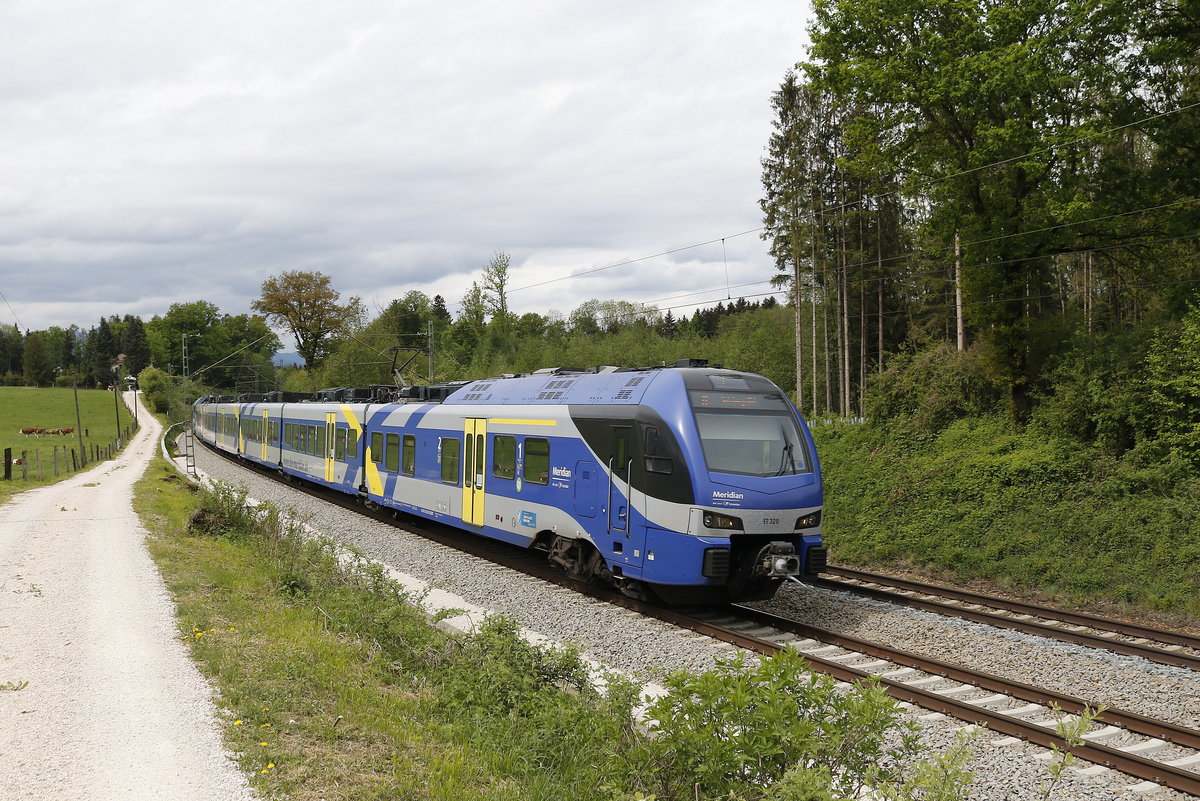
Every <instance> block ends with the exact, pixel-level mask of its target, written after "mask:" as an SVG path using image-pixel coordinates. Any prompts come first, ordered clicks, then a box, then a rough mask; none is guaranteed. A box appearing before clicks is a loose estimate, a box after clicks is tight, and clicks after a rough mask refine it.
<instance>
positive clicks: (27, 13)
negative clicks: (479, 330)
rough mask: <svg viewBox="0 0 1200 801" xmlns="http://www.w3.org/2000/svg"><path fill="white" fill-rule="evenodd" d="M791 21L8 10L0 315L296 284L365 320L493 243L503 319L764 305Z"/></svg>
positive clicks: (19, 5) (65, 5) (759, 8)
mask: <svg viewBox="0 0 1200 801" xmlns="http://www.w3.org/2000/svg"><path fill="white" fill-rule="evenodd" d="M807 15H808V10H807V5H806V4H805V3H803V2H794V1H793V2H788V1H787V0H750V2H747V1H746V0H741V1H740V2H724V1H723V0H649V1H647V0H642V1H641V2H635V1H629V2H626V0H607V2H603V3H600V2H570V1H569V0H558V1H557V2H553V1H552V0H511V2H507V3H497V2H487V3H485V2H452V1H451V0H442V2H401V1H400V0H395V1H393V2H385V1H384V0H378V1H377V2H367V1H365V0H341V1H340V2H336V3H334V2H324V3H321V2H312V0H307V2H296V1H295V0H292V2H274V1H272V0H260V1H259V2H251V3H246V2H225V1H224V0H216V1H215V2H205V3H195V2H191V3H184V2H179V0H153V1H151V0H112V2H106V3H96V2H90V1H88V2H85V0H5V2H4V3H3V4H2V5H0V293H3V296H4V299H5V300H6V301H7V303H6V304H3V305H0V322H3V323H17V324H19V325H20V326H21V327H22V328H23V329H33V330H37V329H40V328H45V327H48V326H50V325H62V326H67V325H70V324H72V323H75V324H79V325H81V326H83V327H85V328H86V327H89V326H91V325H94V324H95V323H96V322H97V321H98V320H99V317H100V316H101V315H110V314H122V315H123V314H126V313H131V314H137V315H140V316H141V317H142V318H143V319H149V318H150V317H152V316H153V315H155V314H161V313H163V312H165V311H166V309H167V308H168V307H169V306H170V304H172V303H177V302H182V301H192V300H198V299H203V300H208V301H211V302H212V303H215V304H216V305H217V306H219V307H220V308H221V310H222V311H224V312H228V313H232V314H238V313H243V312H246V311H248V310H249V304H250V301H251V300H253V299H254V298H256V297H258V294H259V288H260V286H261V284H262V282H263V280H264V279H265V278H267V277H268V276H270V275H273V274H278V273H279V272H282V271H284V270H289V269H304V270H320V271H322V272H324V273H326V274H328V275H330V276H331V277H332V278H333V283H334V286H335V287H336V288H337V289H338V290H339V291H340V292H341V293H342V296H343V298H345V297H349V296H350V295H358V296H360V297H362V298H363V300H364V301H365V302H366V303H367V305H368V307H369V308H371V309H372V310H375V309H381V308H383V307H384V306H386V305H387V303H388V302H389V301H390V300H392V299H393V298H395V297H399V296H401V295H403V294H404V293H405V292H407V291H409V290H412V289H419V290H421V291H424V292H426V293H428V294H430V295H431V296H432V295H433V294H435V293H440V294H441V295H442V296H443V297H444V298H445V299H446V302H447V305H448V306H449V307H450V309H451V311H454V310H455V309H456V308H457V306H458V301H459V300H460V299H461V298H462V296H463V293H464V290H465V289H466V288H467V287H469V286H470V283H471V281H472V280H475V279H478V278H479V273H480V269H481V268H482V266H483V265H484V264H486V263H487V261H488V259H489V258H490V257H491V255H492V254H493V253H494V252H495V251H497V250H504V251H507V252H508V253H510V254H511V256H512V264H513V268H512V271H511V284H510V286H511V287H512V290H513V291H512V294H511V296H510V305H511V307H512V308H513V310H514V311H516V312H518V313H523V312H526V311H537V312H541V313H547V312H549V311H551V310H555V309H556V310H559V311H561V312H563V313H564V314H566V313H569V312H570V311H571V309H573V308H574V307H575V306H577V305H578V304H579V303H581V302H583V301H584V300H587V299H589V298H598V299H619V300H632V301H641V302H654V303H656V305H658V306H659V307H660V308H668V307H677V306H681V305H683V304H694V303H696V302H698V301H705V300H711V301H712V302H715V301H716V300H718V299H724V298H725V297H726V295H727V294H731V295H732V296H733V297H738V295H739V294H745V295H757V294H758V293H762V292H767V291H769V290H770V287H769V286H768V285H766V284H764V283H754V282H763V281H766V280H767V279H769V277H770V276H771V274H772V272H773V267H772V265H771V262H770V259H769V258H768V257H767V255H766V249H765V245H764V243H763V242H762V241H761V240H760V239H759V236H758V232H757V230H754V229H757V228H758V226H760V225H761V214H760V212H759V209H758V205H757V203H758V198H759V196H760V184H759V181H760V175H759V173H760V167H759V159H760V158H761V156H762V155H763V148H764V145H765V144H766V141H767V137H768V135H769V133H770V122H771V111H770V108H769V105H768V103H769V98H770V95H771V93H772V91H774V90H775V88H776V87H777V86H778V84H779V82H780V81H781V79H782V77H783V74H784V72H785V71H786V70H787V69H788V67H789V66H791V65H793V64H794V63H795V62H796V61H798V60H800V59H801V58H802V57H803V55H804V42H805V38H806V37H805V30H804V29H805V25H806V18H807ZM748 231H752V233H746V232H748ZM723 238H724V240H725V241H724V243H723V244H724V247H722V242H721V241H720V240H722V239H723ZM713 240H716V241H713ZM704 242H711V244H707V245H703V246H699V247H691V246H693V245H698V244H699V243H704ZM667 251H676V252H673V253H670V254H669V255H657V254H662V253H665V252H667ZM634 260H636V261H634ZM628 261H633V263H631V264H625V265H623V266H612V265H620V264H621V263H622V262H628ZM610 266H611V269H602V270H599V271H596V269H597V268H605V267H610ZM588 271H596V272H592V273H591V274H590V275H587V276H581V277H575V278H571V277H569V276H572V275H576V274H579V273H585V272H588ZM727 273H728V281H727V279H726V274H727ZM555 279H563V280H555ZM727 283H728V284H729V285H730V286H731V287H732V288H731V289H729V290H727V289H726V286H727ZM750 283H752V284H753V285H751V286H743V287H740V288H739V286H738V285H742V284H750ZM534 285H538V286H534ZM686 310H687V309H679V310H677V312H676V313H677V314H678V313H679V311H686Z"/></svg>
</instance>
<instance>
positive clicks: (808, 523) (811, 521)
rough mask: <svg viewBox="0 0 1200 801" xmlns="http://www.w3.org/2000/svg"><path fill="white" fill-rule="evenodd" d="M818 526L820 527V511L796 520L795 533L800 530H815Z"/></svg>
mask: <svg viewBox="0 0 1200 801" xmlns="http://www.w3.org/2000/svg"><path fill="white" fill-rule="evenodd" d="M819 525H821V512H820V510H817V511H815V512H809V513H808V514H806V515H803V516H801V517H798V518H796V531H799V530H800V529H802V528H816V527H817V526H819Z"/></svg>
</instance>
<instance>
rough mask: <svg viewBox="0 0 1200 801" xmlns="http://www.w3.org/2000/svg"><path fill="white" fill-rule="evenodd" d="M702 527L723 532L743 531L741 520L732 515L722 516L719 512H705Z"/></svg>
mask: <svg viewBox="0 0 1200 801" xmlns="http://www.w3.org/2000/svg"><path fill="white" fill-rule="evenodd" d="M704 527H705V528H716V529H724V530H725V531H744V530H745V529H744V528H743V526H742V519H741V518H740V517H734V516H733V515H723V514H721V513H720V512H705V513H704Z"/></svg>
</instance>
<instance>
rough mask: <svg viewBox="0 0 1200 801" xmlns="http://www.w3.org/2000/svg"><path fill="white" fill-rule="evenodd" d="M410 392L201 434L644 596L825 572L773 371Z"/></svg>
mask: <svg viewBox="0 0 1200 801" xmlns="http://www.w3.org/2000/svg"><path fill="white" fill-rule="evenodd" d="M399 394H404V395H415V396H416V397H405V398H391V399H389V400H388V401H387V402H370V403H361V402H358V403H344V402H338V401H336V400H334V401H329V400H326V401H324V402H322V401H319V400H317V401H309V402H289V403H273V402H262V401H261V400H259V399H254V400H253V401H251V400H249V399H247V400H246V401H245V402H242V403H236V402H234V403H230V402H228V400H229V399H225V398H222V399H207V398H205V399H201V400H200V401H197V404H196V411H195V419H196V423H195V428H196V431H197V434H198V435H199V436H200V437H201V438H202V439H204V440H205V441H207V442H210V443H211V444H213V445H214V446H215V447H217V448H218V449H221V450H225V451H228V452H232V453H237V454H238V455H239V456H241V457H242V458H245V459H248V460H251V461H254V462H258V463H260V464H264V465H267V466H270V467H274V468H276V469H278V470H280V471H282V472H283V473H285V474H288V475H292V476H296V477H299V478H303V479H305V480H308V481H312V482H314V483H317V484H322V485H324V486H328V487H333V488H335V489H337V490H339V491H342V492H346V493H348V494H353V495H357V496H358V497H359V498H360V499H361V500H362V501H363V502H364V503H366V504H368V505H372V506H379V507H384V508H392V509H396V510H400V511H404V512H408V513H412V514H416V515H420V516H423V517H427V518H430V519H434V520H438V521H441V522H444V523H449V524H451V525H456V526H458V527H460V528H462V529H464V530H467V531H470V532H473V533H477V534H481V535H484V536H489V537H493V538H496V539H501V540H504V541H507V542H510V543H514V544H517V545H521V546H525V547H533V548H538V549H541V550H544V551H545V552H546V553H547V554H548V557H549V558H550V560H551V561H553V562H555V563H556V564H558V565H560V566H561V567H562V568H564V569H565V570H566V571H567V572H569V573H571V574H573V575H575V576H577V577H579V578H591V577H598V578H600V579H603V580H605V581H608V582H610V583H612V584H614V585H615V586H617V587H618V588H620V589H621V590H622V591H624V592H626V593H628V594H631V595H636V596H644V595H646V594H647V593H648V592H652V593H654V594H656V595H658V596H660V597H661V598H663V599H664V600H668V601H671V602H708V601H723V600H747V599H754V598H764V597H769V596H770V595H771V594H773V593H774V591H775V589H776V588H777V587H778V586H779V584H780V583H781V582H782V581H784V580H787V579H789V578H796V579H800V580H804V579H806V578H812V577H814V576H815V575H816V574H818V573H819V572H820V571H821V570H822V569H823V567H824V558H825V551H824V547H823V545H822V541H821V510H822V496H821V477H820V468H819V465H818V463H817V460H816V451H815V448H814V446H813V442H812V438H811V435H810V434H809V432H808V429H807V427H806V426H805V425H804V422H803V420H802V419H801V418H800V417H799V415H798V414H797V413H796V411H795V408H794V407H793V406H792V404H791V403H790V402H789V401H788V399H787V397H786V396H785V395H784V393H783V392H782V391H781V390H779V388H778V387H776V386H775V385H774V384H772V383H771V382H770V381H768V380H767V379H765V378H762V377H761V376H756V375H753V374H749V373H739V372H735V371H730V370H723V369H719V368H709V367H706V366H695V363H693V362H687V363H684V364H683V365H681V366H677V367H676V368H646V369H634V370H631V369H619V370H618V369H616V368H607V369H601V370H597V371H563V370H553V371H540V372H539V373H535V374H532V375H528V376H519V377H504V378H496V379H487V380H483V381H474V382H469V383H459V384H455V385H452V386H447V387H443V388H442V390H441V392H438V391H436V388H431V389H430V391H428V392H426V391H425V389H424V388H422V389H421V391H420V392H402V393H399ZM440 395H445V397H444V398H443V397H440ZM397 401H403V402H397ZM231 421H233V422H231ZM230 432H233V434H232V435H231V433H230Z"/></svg>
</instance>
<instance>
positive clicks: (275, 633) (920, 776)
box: [137, 460, 970, 801]
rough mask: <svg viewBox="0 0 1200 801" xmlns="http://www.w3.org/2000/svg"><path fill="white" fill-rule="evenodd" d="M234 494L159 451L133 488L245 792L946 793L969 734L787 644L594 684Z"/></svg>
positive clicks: (584, 795)
mask: <svg viewBox="0 0 1200 801" xmlns="http://www.w3.org/2000/svg"><path fill="white" fill-rule="evenodd" d="M245 501H246V498H245V496H244V494H243V493H242V492H240V491H236V490H233V489H230V488H228V487H218V488H217V489H216V490H215V491H212V492H208V491H204V490H199V491H197V490H194V489H192V488H190V487H188V486H187V485H186V484H185V483H184V482H182V481H181V480H179V478H178V476H177V475H176V474H175V473H174V471H173V469H172V468H171V467H169V466H167V465H166V463H164V462H162V461H161V460H159V461H156V462H155V464H154V465H153V466H152V467H151V468H150V469H149V470H148V471H147V473H146V476H145V477H144V478H143V479H142V481H141V482H140V484H139V485H138V491H137V504H138V508H139V513H140V514H141V515H142V516H143V518H144V519H146V521H147V523H148V527H149V528H150V529H151V530H152V531H154V532H156V534H155V535H154V536H153V537H152V539H151V543H150V547H151V552H152V554H153V556H154V558H155V560H156V562H157V563H158V565H159V568H160V570H161V571H162V573H163V575H164V577H165V579H166V581H167V584H168V586H169V587H170V589H171V591H172V593H173V594H174V596H175V600H176V603H177V609H178V614H179V620H180V632H179V634H180V637H181V638H182V639H184V640H185V641H186V642H187V644H188V646H189V647H190V648H191V650H192V653H193V655H194V657H195V658H196V660H197V662H198V664H199V665H200V667H201V670H202V671H203V672H205V673H206V674H207V675H208V676H209V677H210V679H211V680H212V681H213V682H214V683H215V685H216V686H217V688H218V691H219V697H220V704H221V705H222V707H223V711H222V714H223V722H224V727H225V734H226V740H227V743H228V744H229V746H230V748H231V751H233V752H235V753H236V755H237V758H238V760H239V761H240V763H241V766H242V768H243V769H244V770H246V771H247V772H248V774H249V775H250V776H251V777H252V782H253V784H254V785H255V786H256V787H257V788H258V789H259V790H260V791H261V792H263V793H264V794H265V795H269V796H272V797H284V798H289V799H304V800H307V799H318V798H324V799H349V798H355V799H362V798H411V799H562V798H570V799H619V800H620V801H633V800H634V799H642V800H643V801H649V800H650V799H659V800H660V801H668V800H670V799H680V801H682V799H692V800H694V799H714V800H715V799H725V800H726V801H738V800H739V799H746V800H747V801H748V800H749V799H764V800H765V799H776V800H777V801H785V800H788V799H790V800H792V801H798V800H799V799H806V800H807V801H818V800H819V799H840V798H850V797H856V796H857V794H858V793H859V791H860V790H861V789H862V788H863V787H865V786H868V785H869V786H871V787H873V788H874V789H875V793H876V795H875V797H878V798H882V799H895V800H896V801H901V800H902V799H916V798H922V799H951V798H960V797H962V796H963V795H964V794H965V791H966V790H965V788H966V787H967V785H968V783H969V781H970V775H969V773H968V772H967V771H966V770H965V768H964V765H965V763H966V760H967V756H968V751H967V747H966V745H965V744H960V746H959V747H958V748H956V749H954V750H952V751H951V752H949V753H948V754H944V755H932V756H931V755H928V754H923V753H922V747H921V746H920V745H919V744H918V742H917V739H916V737H915V732H914V730H913V728H912V725H911V724H909V723H906V722H904V721H903V720H902V719H901V716H900V712H899V710H898V708H897V707H896V706H895V705H894V703H893V702H892V701H891V700H890V699H888V698H887V697H886V696H885V695H884V694H883V693H882V691H881V690H880V689H879V688H878V687H876V686H874V685H870V684H868V685H865V686H863V687H858V688H855V689H852V690H850V691H848V692H846V691H842V690H839V689H838V688H836V687H835V685H834V682H833V681H832V680H829V679H827V678H825V677H821V676H816V675H813V674H811V673H809V672H808V670H807V669H806V667H805V665H804V663H803V660H802V659H801V658H800V657H799V656H798V655H796V654H794V653H791V652H788V653H785V654H784V655H783V656H780V657H778V658H774V659H767V660H762V661H759V660H757V659H753V660H746V661H742V660H733V661H730V662H728V663H725V664H723V665H721V666H720V667H719V668H717V669H716V670H714V671H712V672H710V673H706V674H702V675H699V676H692V675H688V674H683V673H680V674H675V675H672V676H670V677H668V678H667V679H666V680H665V684H666V688H667V689H666V693H665V695H663V696H662V697H660V698H658V699H657V700H655V701H654V702H653V704H652V705H651V706H650V710H649V718H648V719H647V720H646V721H645V722H643V723H638V722H636V721H637V718H636V717H635V714H634V713H635V709H636V706H637V703H638V700H639V699H638V690H637V689H636V687H635V685H633V684H631V683H630V682H629V681H627V680H625V679H622V678H620V677H617V676H608V677H607V689H606V690H605V691H603V692H601V691H600V690H598V689H596V687H595V685H594V684H593V683H592V680H591V677H590V675H589V671H588V669H587V667H586V666H585V664H584V662H583V661H582V660H581V659H580V657H579V655H578V654H577V653H576V652H574V651H573V650H571V649H570V648H546V647H540V646H535V645H530V644H529V643H527V642H526V641H524V640H523V639H521V637H520V636H519V635H518V631H517V627H516V625H515V624H514V623H513V622H512V621H511V620H508V619H505V618H502V617H496V618H493V619H491V620H490V621H489V622H488V623H487V624H486V625H484V626H482V627H481V629H480V630H479V631H478V632H477V633H475V634H474V635H472V636H465V637H464V636H456V635H451V634H448V633H445V632H443V631H441V630H439V629H437V628H435V627H434V626H432V625H431V622H430V621H429V620H428V619H427V618H426V616H425V615H424V613H423V612H422V611H421V610H420V609H419V608H418V606H417V605H416V604H414V603H413V601H414V600H416V599H412V598H409V597H407V596H406V595H405V594H404V593H403V592H402V591H401V590H400V589H398V588H397V586H396V585H395V584H394V583H393V582H391V581H389V580H388V579H387V578H386V577H385V575H384V574H383V572H382V571H381V569H380V568H379V567H378V566H376V565H374V564H372V563H369V562H367V561H365V560H363V559H360V558H356V557H347V556H346V555H345V554H344V552H339V551H338V550H337V549H336V548H335V546H334V545H333V544H332V543H330V542H328V541H324V540H319V539H312V538H305V537H302V536H301V535H300V533H299V527H298V526H297V525H296V524H295V523H292V522H289V521H288V520H287V519H286V518H285V517H284V516H283V515H281V513H280V511H279V510H278V509H276V508H274V507H272V506H270V505H264V506H261V507H257V508H256V509H248V508H247V506H246V503H245Z"/></svg>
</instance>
